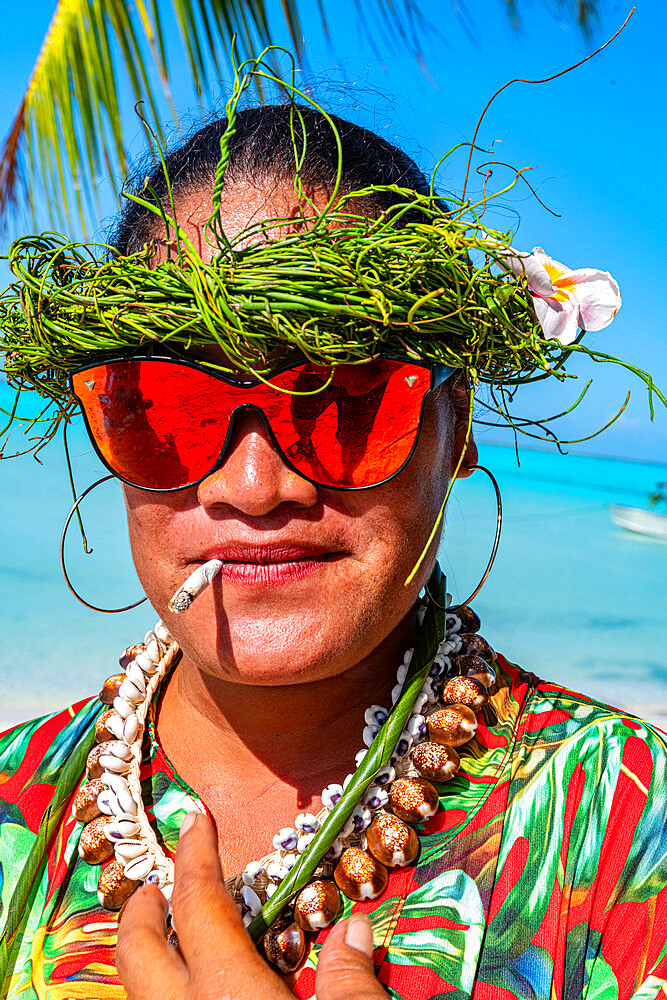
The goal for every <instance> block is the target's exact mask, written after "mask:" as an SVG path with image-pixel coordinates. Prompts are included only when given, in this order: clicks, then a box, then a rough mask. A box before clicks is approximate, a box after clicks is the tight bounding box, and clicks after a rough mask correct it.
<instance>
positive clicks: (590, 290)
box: [503, 247, 621, 344]
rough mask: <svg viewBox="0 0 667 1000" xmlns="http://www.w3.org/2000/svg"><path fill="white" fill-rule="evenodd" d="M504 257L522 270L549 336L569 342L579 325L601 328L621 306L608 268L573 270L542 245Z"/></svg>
mask: <svg viewBox="0 0 667 1000" xmlns="http://www.w3.org/2000/svg"><path fill="white" fill-rule="evenodd" d="M503 257H504V260H505V261H506V263H507V265H508V267H509V268H510V269H511V270H512V271H513V272H514V273H515V274H518V275H522V274H525V276H526V280H527V282H528V287H529V289H530V291H531V293H532V295H533V302H534V305H535V313H536V315H537V318H538V320H539V322H540V326H541V327H542V329H543V331H544V336H545V337H546V338H547V339H549V340H558V341H560V343H561V344H571V343H572V342H573V341H574V340H575V339H576V336H577V330H578V329H579V328H580V327H581V329H582V330H587V331H588V332H590V333H593V332H595V331H596V330H603V329H604V328H605V327H606V326H609V324H610V323H611V321H612V320H613V318H614V316H615V315H616V313H617V312H618V310H619V309H620V308H621V293H620V289H619V287H618V285H617V283H616V282H615V281H614V279H613V278H612V276H611V275H610V274H609V272H608V271H598V270H596V269H595V268H592V267H581V268H579V269H578V270H576V271H572V270H570V268H569V267H566V266H565V265H564V264H560V263H559V262H558V261H557V260H554V259H553V258H552V257H549V256H548V255H547V254H546V253H545V252H544V250H543V249H542V248H541V247H534V249H533V252H532V253H521V252H517V251H514V252H513V253H511V252H510V253H508V254H507V255H506V256H505V255H503Z"/></svg>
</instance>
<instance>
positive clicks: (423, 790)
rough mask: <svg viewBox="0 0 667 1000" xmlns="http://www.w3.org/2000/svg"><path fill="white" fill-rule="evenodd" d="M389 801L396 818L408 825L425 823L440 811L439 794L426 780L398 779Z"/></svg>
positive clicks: (392, 787) (392, 788) (393, 786)
mask: <svg viewBox="0 0 667 1000" xmlns="http://www.w3.org/2000/svg"><path fill="white" fill-rule="evenodd" d="M389 801H390V803H391V808H392V810H393V812H394V815H395V816H398V818H399V819H402V820H404V821H405V822H406V823H424V822H425V821H426V820H427V819H430V818H431V816H435V814H436V813H437V811H438V805H439V801H438V793H437V791H436V790H435V788H434V787H433V785H432V784H431V783H430V781H426V779H425V778H398V779H397V780H396V781H395V782H394V783H393V784H392V786H391V791H390V793H389Z"/></svg>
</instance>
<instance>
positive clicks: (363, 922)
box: [345, 913, 373, 958]
mask: <svg viewBox="0 0 667 1000" xmlns="http://www.w3.org/2000/svg"><path fill="white" fill-rule="evenodd" d="M345 944H346V945H348V946H349V947H350V948H356V950H357V951H361V952H363V954H364V955H367V956H368V957H369V958H370V957H371V956H372V954H373V926H372V924H371V922H370V920H369V919H368V917H365V916H364V915H363V914H361V913H357V914H355V915H354V916H352V917H349V919H348V921H347V927H346V930H345Z"/></svg>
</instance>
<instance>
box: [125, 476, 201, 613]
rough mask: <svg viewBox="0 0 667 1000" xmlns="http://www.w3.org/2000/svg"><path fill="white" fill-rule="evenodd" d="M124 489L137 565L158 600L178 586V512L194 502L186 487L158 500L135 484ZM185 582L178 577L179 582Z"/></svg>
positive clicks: (149, 592)
mask: <svg viewBox="0 0 667 1000" xmlns="http://www.w3.org/2000/svg"><path fill="white" fill-rule="evenodd" d="M123 493H124V498H125V511H126V514H127V526H128V533H129V538H130V546H131V549H132V558H133V560H134V565H135V568H136V571H137V574H138V576H139V579H140V580H141V582H142V585H143V587H144V590H145V592H146V594H147V596H148V598H149V600H150V601H151V603H155V601H156V600H160V599H163V598H164V595H165V593H166V591H167V590H169V588H170V587H171V590H170V591H169V595H171V592H172V591H173V590H174V589H175V586H172V584H174V581H175V580H176V578H177V577H178V570H177V567H178V558H179V551H180V544H179V523H180V522H179V518H178V516H177V515H178V514H179V513H181V512H182V511H185V510H187V509H188V508H190V507H191V506H192V498H190V497H188V491H185V492H184V493H175V494H174V495H173V497H171V498H170V499H169V500H168V501H167V500H165V499H164V498H163V497H162V496H161V497H160V499H159V500H154V499H152V495H151V494H150V493H147V492H146V491H144V490H135V489H133V488H132V487H131V486H124V487H123ZM182 575H183V574H182V573H181V576H182ZM181 582H182V580H181V579H180V578H178V579H177V582H176V585H177V584H178V583H181Z"/></svg>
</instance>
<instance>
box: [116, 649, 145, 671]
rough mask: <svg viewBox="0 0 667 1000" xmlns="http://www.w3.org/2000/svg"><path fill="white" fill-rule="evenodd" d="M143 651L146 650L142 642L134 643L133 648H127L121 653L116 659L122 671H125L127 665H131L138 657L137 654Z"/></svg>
mask: <svg viewBox="0 0 667 1000" xmlns="http://www.w3.org/2000/svg"><path fill="white" fill-rule="evenodd" d="M145 649H146V643H144V642H135V644H134V645H133V646H128V647H127V649H126V650H125V652H124V653H121V655H120V656H119V658H118V662H119V663H120V665H121V667H122V668H123V670H126V669H127V667H129V665H130V664H131V663H132V660H134V659H135V658H136V657H137V656H138V655H139V653H143V651H144V650H145Z"/></svg>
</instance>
